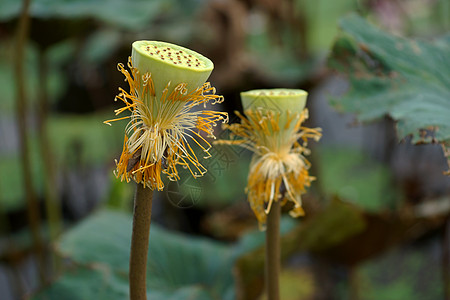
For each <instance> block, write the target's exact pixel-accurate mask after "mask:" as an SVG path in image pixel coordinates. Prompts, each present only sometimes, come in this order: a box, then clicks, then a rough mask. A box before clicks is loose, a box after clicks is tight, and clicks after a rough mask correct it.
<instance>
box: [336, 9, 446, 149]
mask: <svg viewBox="0 0 450 300" xmlns="http://www.w3.org/2000/svg"><path fill="white" fill-rule="evenodd" d="M340 25H341V28H342V30H343V34H342V35H341V36H340V38H339V39H338V41H337V42H336V43H335V45H334V49H333V53H332V55H331V57H330V65H331V66H332V67H334V68H336V69H339V70H341V71H343V72H344V73H346V74H348V75H349V76H350V83H351V89H350V92H349V93H348V94H347V95H345V96H343V97H342V98H340V99H339V100H336V101H335V104H336V106H337V107H338V108H340V109H341V110H343V111H346V112H352V113H356V114H357V117H358V119H359V120H360V121H364V122H365V121H372V120H375V119H379V118H381V117H383V116H385V115H388V116H390V117H391V118H393V119H394V120H396V121H397V129H398V130H397V131H398V135H399V138H401V139H403V138H405V137H406V136H408V135H412V136H413V139H412V141H413V143H419V142H420V143H429V142H442V143H444V142H448V141H450V122H449V116H450V59H448V53H450V36H447V37H444V38H441V39H439V40H435V41H422V40H412V39H406V38H402V37H397V36H393V35H390V34H388V33H385V32H383V31H381V30H380V29H378V28H376V27H374V26H373V25H370V24H369V23H368V22H366V21H365V20H364V19H363V18H361V17H359V16H356V15H351V16H349V17H346V18H344V19H342V20H341V23H340ZM424 130H427V131H424Z"/></svg>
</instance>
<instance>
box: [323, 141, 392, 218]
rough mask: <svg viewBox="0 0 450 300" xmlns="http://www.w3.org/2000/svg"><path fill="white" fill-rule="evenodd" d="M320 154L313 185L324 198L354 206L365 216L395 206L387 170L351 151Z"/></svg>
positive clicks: (329, 150)
mask: <svg viewBox="0 0 450 300" xmlns="http://www.w3.org/2000/svg"><path fill="white" fill-rule="evenodd" d="M319 154H320V162H321V163H320V178H319V180H318V181H317V183H318V184H320V186H321V188H322V190H323V191H324V192H325V194H327V195H328V196H330V197H332V196H337V197H338V198H340V199H342V200H344V201H348V202H351V203H353V204H356V205H358V206H359V207H361V208H363V209H364V210H365V211H368V212H379V211H383V210H390V209H393V208H395V207H396V206H397V205H398V200H399V199H400V197H399V192H398V191H397V190H396V189H395V188H394V186H393V185H392V174H391V173H390V170H389V168H388V167H386V166H383V165H382V164H380V163H377V162H376V161H374V160H371V159H370V158H369V157H367V156H366V155H364V153H362V152H360V151H358V150H354V149H339V148H325V149H321V151H320V152H319Z"/></svg>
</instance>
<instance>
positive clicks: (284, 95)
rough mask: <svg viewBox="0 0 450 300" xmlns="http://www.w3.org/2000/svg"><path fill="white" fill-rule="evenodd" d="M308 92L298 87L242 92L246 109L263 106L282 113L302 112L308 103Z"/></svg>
mask: <svg viewBox="0 0 450 300" xmlns="http://www.w3.org/2000/svg"><path fill="white" fill-rule="evenodd" d="M307 96H308V93H307V92H306V91H304V90H296V89H266V90H251V91H247V92H242V93H241V99H242V105H243V107H244V111H245V110H247V109H256V108H263V109H267V110H272V111H279V112H281V113H284V112H287V111H290V112H292V113H301V112H302V111H303V109H304V108H305V105H306V97H307Z"/></svg>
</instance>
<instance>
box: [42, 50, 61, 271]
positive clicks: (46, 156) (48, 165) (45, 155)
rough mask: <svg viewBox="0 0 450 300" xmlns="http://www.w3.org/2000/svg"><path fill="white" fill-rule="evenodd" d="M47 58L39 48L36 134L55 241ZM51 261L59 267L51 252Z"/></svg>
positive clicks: (57, 222) (57, 220)
mask: <svg viewBox="0 0 450 300" xmlns="http://www.w3.org/2000/svg"><path fill="white" fill-rule="evenodd" d="M47 66H48V64H47V60H46V52H45V51H44V50H42V49H40V50H39V103H38V109H37V111H38V118H37V119H38V122H37V124H38V126H37V127H38V134H39V146H40V149H41V155H42V160H43V167H44V171H45V172H44V174H45V180H44V182H45V209H46V214H47V219H48V226H49V230H50V241H51V242H55V241H56V238H57V237H58V235H59V234H60V233H61V228H62V221H61V205H60V203H59V201H58V194H57V190H56V174H55V168H54V165H53V155H52V151H51V146H50V142H49V137H48V132H47V121H48V106H49V105H48V94H47V77H48V72H47ZM52 256H53V263H54V266H55V270H56V271H57V270H58V269H59V267H60V260H59V259H58V257H57V256H56V255H55V254H53V255H52Z"/></svg>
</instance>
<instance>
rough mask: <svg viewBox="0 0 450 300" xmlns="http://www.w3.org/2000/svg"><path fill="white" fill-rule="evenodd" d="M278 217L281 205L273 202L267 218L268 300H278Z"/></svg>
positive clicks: (266, 277) (266, 278)
mask: <svg viewBox="0 0 450 300" xmlns="http://www.w3.org/2000/svg"><path fill="white" fill-rule="evenodd" d="M280 216H281V205H280V202H279V201H274V203H273V204H272V208H271V209H270V212H269V215H268V216H267V229H266V274H265V275H266V276H265V280H266V291H267V299H268V300H280V258H281V257H280V243H281V241H280Z"/></svg>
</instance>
